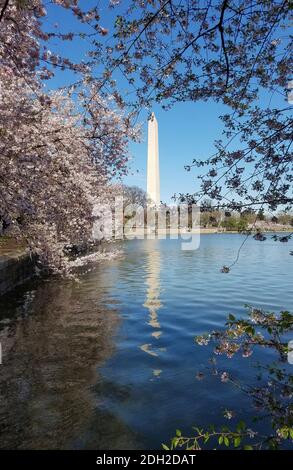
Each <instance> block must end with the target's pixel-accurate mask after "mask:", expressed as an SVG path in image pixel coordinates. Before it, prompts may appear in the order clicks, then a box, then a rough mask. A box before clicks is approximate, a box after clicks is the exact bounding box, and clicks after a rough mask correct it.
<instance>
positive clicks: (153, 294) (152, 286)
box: [140, 241, 163, 377]
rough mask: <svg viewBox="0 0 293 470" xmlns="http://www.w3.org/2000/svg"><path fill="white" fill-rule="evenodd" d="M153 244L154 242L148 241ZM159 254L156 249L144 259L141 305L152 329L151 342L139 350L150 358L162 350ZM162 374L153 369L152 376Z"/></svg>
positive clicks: (158, 370)
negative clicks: (142, 300) (144, 285)
mask: <svg viewBox="0 0 293 470" xmlns="http://www.w3.org/2000/svg"><path fill="white" fill-rule="evenodd" d="M149 243H155V244H156V241H149ZM160 256H161V254H160V251H159V249H158V247H157V249H154V250H153V251H149V252H148V254H147V259H146V280H145V284H146V301H145V303H144V304H143V306H144V307H146V308H147V309H148V311H149V321H148V325H150V327H151V328H152V331H151V340H152V341H151V342H150V343H146V344H143V345H142V346H141V347H140V348H141V350H142V351H144V352H145V353H147V354H150V355H151V356H155V357H156V356H159V353H160V352H161V351H163V348H160V346H159V343H158V342H159V340H160V337H161V335H162V330H161V325H160V321H159V316H158V311H159V310H160V309H161V308H162V306H163V305H162V302H161V300H160V293H161V285H160V269H161V264H160V263H161V258H160ZM161 373H162V370H161V369H153V375H154V376H156V377H159V376H160V374H161Z"/></svg>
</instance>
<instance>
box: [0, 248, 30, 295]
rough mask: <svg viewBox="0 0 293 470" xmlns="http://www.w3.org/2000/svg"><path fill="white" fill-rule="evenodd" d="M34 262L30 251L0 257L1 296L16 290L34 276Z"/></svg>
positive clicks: (18, 251) (19, 251)
mask: <svg viewBox="0 0 293 470" xmlns="http://www.w3.org/2000/svg"><path fill="white" fill-rule="evenodd" d="M34 265H35V263H34V260H33V259H32V258H31V256H30V255H29V252H28V250H26V249H23V250H17V251H16V252H14V253H11V252H10V253H7V254H4V255H3V254H1V255H0V295H3V294H5V293H6V292H8V291H10V290H12V289H14V288H15V287H17V286H19V285H20V284H22V283H23V282H25V281H27V280H29V279H30V278H31V277H33V275H34Z"/></svg>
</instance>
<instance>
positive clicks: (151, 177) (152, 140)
mask: <svg viewBox="0 0 293 470" xmlns="http://www.w3.org/2000/svg"><path fill="white" fill-rule="evenodd" d="M147 195H148V199H149V200H150V204H154V205H159V204H160V201H161V200H160V168H159V141H158V122H157V120H156V117H155V114H154V113H152V114H151V117H150V119H149V121H148V167H147Z"/></svg>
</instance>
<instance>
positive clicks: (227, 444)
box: [224, 436, 230, 447]
mask: <svg viewBox="0 0 293 470" xmlns="http://www.w3.org/2000/svg"><path fill="white" fill-rule="evenodd" d="M224 444H225V446H226V447H229V444H230V441H229V439H228V437H227V436H225V437H224Z"/></svg>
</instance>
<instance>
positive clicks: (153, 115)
mask: <svg viewBox="0 0 293 470" xmlns="http://www.w3.org/2000/svg"><path fill="white" fill-rule="evenodd" d="M156 120H157V119H156V116H155V113H154V112H152V113H151V115H150V118H149V121H156Z"/></svg>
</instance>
